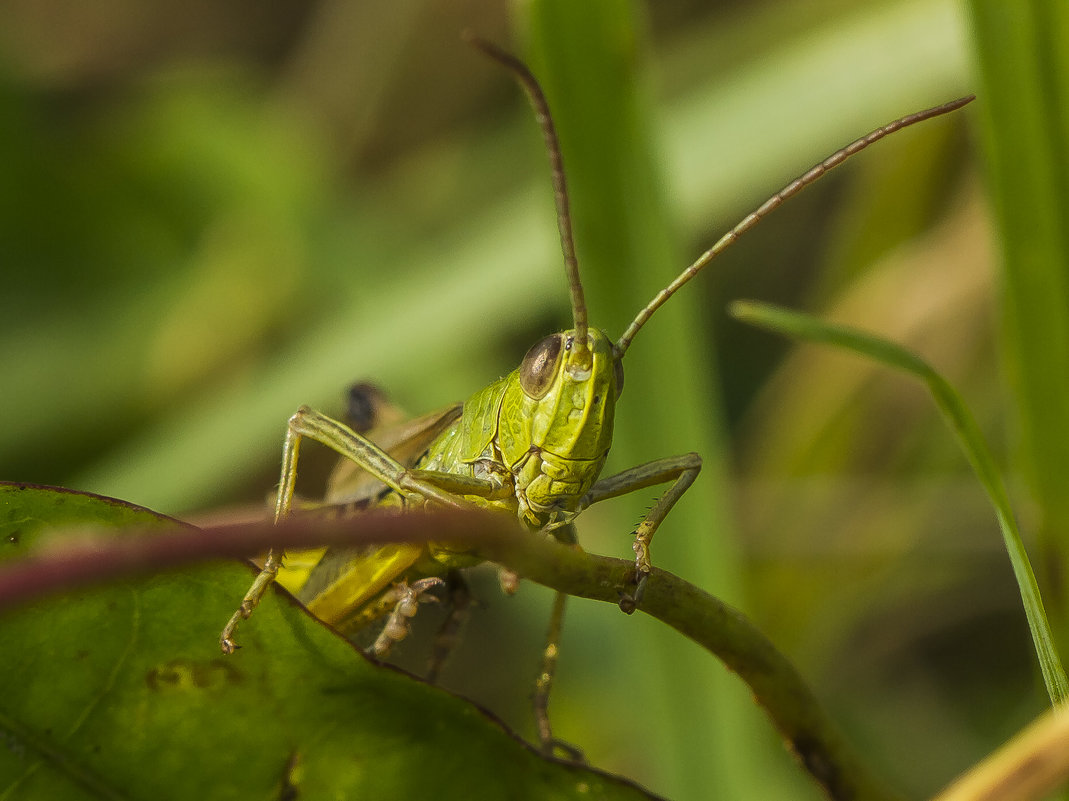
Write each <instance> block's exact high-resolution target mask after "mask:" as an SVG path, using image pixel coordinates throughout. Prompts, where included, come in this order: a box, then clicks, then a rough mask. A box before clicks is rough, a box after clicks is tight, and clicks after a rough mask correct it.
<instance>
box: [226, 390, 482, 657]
mask: <svg viewBox="0 0 1069 801" xmlns="http://www.w3.org/2000/svg"><path fill="white" fill-rule="evenodd" d="M304 437H309V438H311V439H313V440H315V441H316V442H319V443H322V444H323V445H326V446H327V447H329V448H331V449H333V450H334V451H336V452H337V453H339V454H341V455H342V456H344V457H345V458H347V459H350V460H352V461H353V462H355V463H356V464H358V465H360V467H361V468H362V469H364V470H366V471H367V472H368V473H370V474H371V475H373V476H374V477H375V478H377V479H378V480H379V481H381V482H383V483H384V484H386V485H387V486H388V487H390V488H391V489H392V490H394V491H395V492H397V493H399V494H400V495H402V496H403V497H405V498H406V499H412V500H418V499H423V500H427V501H433V502H436V503H440V504H442V505H444V506H452V507H455V508H458V509H473V508H475V507H474V506H473V505H472V504H471V503H469V502H467V501H465V500H464V499H463V498H462V497H460V496H462V495H474V496H478V497H486V498H489V497H494V496H495V495H496V494H498V493H500V492H501V488H500V487H497V486H496V485H495V484H493V483H492V482H490V481H484V480H482V479H477V478H469V477H467V476H460V475H454V474H450V473H440V472H437V471H431V470H410V469H408V468H406V467H405V466H404V465H403V464H401V463H400V462H398V461H397V460H396V459H393V458H392V457H391V456H390V455H389V454H387V453H386V452H385V451H383V450H382V449H381V448H379V447H378V446H377V445H376V444H375V443H373V442H372V441H371V440H369V439H367V438H366V437H363V436H361V435H360V434H358V433H356V432H355V431H353V430H352V429H351V428H349V427H348V426H346V425H343V424H342V423H339V422H338V421H337V420H334V419H332V418H330V417H327V416H326V415H325V414H323V413H321V412H317V411H315V410H314V409H310V408H308V407H307V406H302V407H301V408H300V409H298V410H297V413H296V414H294V415H293V417H291V418H290V419H289V424H288V426H287V429H286V441H285V445H284V446H283V451H282V477H281V480H280V482H279V488H278V500H277V501H276V503H275V523H276V524H277V523H278V522H279V521H280V520H282V519H283V518H285V517H286V516H287V515H288V514H289V513H290V508H291V506H292V504H293V492H294V486H295V485H296V481H297V460H298V456H299V455H300V447H301V440H302V439H303V438H304ZM281 564H282V555H281V553H280V552H278V551H277V549H274V548H272V549H271V550H270V551H269V552H268V554H267V558H266V559H265V560H264V565H263V568H262V569H261V570H260V573H259V575H257V576H256V579H255V580H254V581H253V583H252V586H251V587H249V590H248V592H246V593H245V597H244V598H243V599H242V601H241V605H240V606H239V607H238V610H237V611H236V612H235V613H234V614H233V616H232V617H231V618H230V620H229V621H228V622H227V624H226V626H225V628H224V629H223V631H222V633H221V634H220V635H219V645H220V648H221V649H222V651H223V653H225V654H231V653H233V652H234V651H235V650H236V649H237V645H236V643H235V642H234V632H235V630H236V629H237V627H238V624H239V623H240V622H241V621H242V620H245V619H247V618H248V617H249V616H250V615H251V614H252V610H253V609H255V608H256V606H257V604H259V603H260V599H261V598H263V595H264V593H265V592H267V588H268V587H269V586H270V585H271V583H272V582H273V581H274V580H275V577H276V576H277V575H278V570H279V567H281Z"/></svg>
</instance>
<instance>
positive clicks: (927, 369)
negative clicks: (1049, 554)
mask: <svg viewBox="0 0 1069 801" xmlns="http://www.w3.org/2000/svg"><path fill="white" fill-rule="evenodd" d="M731 312H732V314H733V315H734V316H735V317H736V318H738V319H739V320H742V321H743V322H747V323H750V324H752V325H756V326H760V327H762V328H767V329H768V330H770V331H775V332H777V333H780V334H784V335H786V336H790V337H794V338H797V339H803V340H806V341H808V342H821V343H826V344H829V345H834V346H836V347H839V348H843V349H845V350H850V351H853V352H854V353H858V354H860V355H862V356H868V357H869V358H872V359H875V360H876V361H879V362H882V363H883V364H885V365H887V366H888V367H892V368H894V369H896V370H901V371H903V372H905V373H909V374H910V375H912V376H914V377H915V378H919V379H920V380H921V381H923V382H924V383H925V385H926V386H927V387H928V390H929V391H930V392H931V393H932V397H933V398H934V399H935V403H936V405H937V406H938V407H939V410H940V411H941V412H942V413H943V414H944V415H945V417H946V419H947V422H948V423H949V424H950V427H951V428H952V429H953V431H954V433H955V434H956V435H957V437H958V441H959V442H960V443H961V447H962V449H963V450H964V451H965V456H966V457H967V458H968V460H969V464H971V465H972V468H973V470H975V471H976V475H977V477H978V478H979V479H980V483H981V484H983V486H984V490H985V491H986V492H987V495H988V497H989V498H990V500H991V504H992V505H993V506H994V507H995V515H996V517H997V518H998V524H999V528H1000V529H1001V530H1002V537H1003V540H1004V541H1005V543H1006V551H1007V552H1008V553H1009V556H1010V563H1011V564H1012V565H1013V572H1014V576H1015V577H1016V578H1017V585H1018V587H1019V588H1020V591H1021V600H1022V601H1023V602H1024V610H1025V615H1026V616H1027V618H1028V627H1029V629H1030V630H1031V632H1032V641H1033V642H1034V643H1035V647H1036V655H1037V656H1038V657H1039V666H1040V669H1041V670H1042V672H1043V681H1044V683H1045V684H1046V686H1047V693H1048V694H1049V695H1050V699H1051V702H1052V703H1053V704H1060V703H1063V702H1064V701H1065V700H1066V698H1067V697H1069V680H1067V679H1066V675H1065V670H1064V668H1063V667H1062V663H1061V660H1060V659H1059V657H1058V652H1057V650H1056V648H1055V645H1054V637H1053V635H1052V634H1051V630H1050V624H1049V623H1048V621H1047V615H1046V612H1045V611H1044V609H1043V600H1042V598H1041V597H1040V594H1039V586H1038V584H1037V583H1036V577H1035V574H1034V573H1033V572H1032V565H1031V563H1030V562H1029V559H1028V553H1027V552H1026V551H1025V547H1024V543H1023V542H1022V541H1021V533H1020V531H1019V530H1018V528H1017V521H1016V519H1015V518H1014V515H1013V510H1012V509H1011V508H1010V501H1009V496H1008V495H1007V493H1006V487H1005V485H1004V484H1003V482H1002V478H1001V476H1000V475H999V472H998V469H997V467H996V466H995V460H994V458H993V457H992V455H991V452H990V450H988V447H987V443H986V442H985V440H984V437H983V435H982V434H981V433H980V429H979V427H978V426H977V425H976V421H975V420H974V419H973V416H972V414H970V412H969V410H968V409H967V408H966V406H965V403H964V402H963V401H962V398H961V396H960V395H959V394H958V392H957V391H956V390H955V389H954V388H953V387H952V386H951V385H950V383H949V382H948V381H947V380H946V379H945V378H943V377H942V376H941V375H940V374H939V373H937V372H936V371H935V370H934V369H933V368H932V367H931V365H929V364H928V363H927V362H925V361H924V360H923V359H921V358H920V357H919V356H918V355H917V354H915V353H912V352H910V351H908V350H906V349H905V348H902V347H899V346H898V345H896V344H894V343H893V342H888V341H886V340H884V339H880V338H879V337H876V336H873V335H871V334H866V333H863V332H861V331H857V330H855V329H852V328H846V327H844V326H837V325H831V324H829V323H824V322H821V321H820V320H818V319H816V318H814V317H810V316H809V315H806V314H800V313H798V312H792V311H788V310H786V309H781V308H778V307H774V306H770V305H767V304H763V303H755V302H750V301H745V302H736V303H734V304H732V307H731Z"/></svg>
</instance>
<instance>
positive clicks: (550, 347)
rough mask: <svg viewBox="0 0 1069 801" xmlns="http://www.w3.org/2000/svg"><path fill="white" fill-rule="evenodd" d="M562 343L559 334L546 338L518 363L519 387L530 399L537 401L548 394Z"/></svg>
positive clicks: (558, 361) (555, 372)
mask: <svg viewBox="0 0 1069 801" xmlns="http://www.w3.org/2000/svg"><path fill="white" fill-rule="evenodd" d="M562 345H563V342H562V337H561V335H560V334H553V335H551V336H548V337H546V338H545V339H543V340H542V341H541V342H539V343H538V344H537V345H535V346H534V347H533V348H531V349H530V350H529V351H527V355H526V356H524V357H523V361H522V362H521V363H520V386H521V387H522V388H523V391H524V392H525V393H526V394H527V395H528V396H529V397H531V398H534V399H535V400H539V399H541V398H542V397H544V396H545V394H546V393H547V392H549V388H550V387H551V386H552V385H553V378H554V376H556V375H557V366H558V365H559V364H560V355H561V348H562Z"/></svg>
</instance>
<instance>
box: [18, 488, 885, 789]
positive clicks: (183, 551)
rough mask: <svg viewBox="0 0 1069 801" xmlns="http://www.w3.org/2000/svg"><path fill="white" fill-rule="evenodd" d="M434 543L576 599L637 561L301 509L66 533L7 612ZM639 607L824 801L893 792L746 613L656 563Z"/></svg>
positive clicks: (549, 543)
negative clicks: (106, 590)
mask: <svg viewBox="0 0 1069 801" xmlns="http://www.w3.org/2000/svg"><path fill="white" fill-rule="evenodd" d="M7 486H12V485H7ZM518 534H519V536H518ZM432 538H433V539H434V540H436V541H442V540H445V541H451V542H456V543H464V544H470V545H471V546H472V547H473V548H474V550H475V551H476V552H477V553H478V554H479V555H480V556H482V557H485V558H486V559H488V560H490V561H493V562H496V563H498V564H500V565H503V566H504V567H507V568H509V569H510V570H513V571H515V572H516V573H518V574H519V575H522V576H523V577H524V578H527V579H530V580H531V581H535V582H537V583H539V584H543V585H544V586H547V587H550V588H552V589H555V590H558V591H560V592H564V593H568V594H569V595H576V596H579V597H583V598H590V599H593V600H599V601H606V602H608V603H612V604H614V605H615V604H616V603H618V601H619V598H620V595H621V594H622V593H623V592H625V591H628V590H631V589H633V580H634V573H635V565H634V562H633V561H627V560H621V559H611V558H608V557H603V556H594V555H591V554H588V553H585V552H583V551H581V550H579V549H578V548H575V547H573V546H567V545H562V544H560V543H558V542H556V541H555V540H553V539H551V538H540V537H534V536H530V535H529V534H527V533H526V532H522V531H518V529H517V526H516V522H515V520H514V519H513V518H511V517H508V516H502V515H495V514H485V513H481V514H472V513H457V512H452V511H443V512H434V513H411V514H406V515H389V514H381V513H374V512H371V513H368V514H365V515H360V516H357V517H353V518H351V519H347V520H336V521H323V520H319V519H315V518H308V517H305V518H302V517H300V516H295V517H293V518H290V519H288V520H286V521H284V522H283V523H282V524H280V525H278V526H274V525H271V524H270V523H269V522H268V521H264V522H262V523H256V524H244V525H228V526H217V527H206V528H204V529H203V530H200V531H197V530H190V529H185V530H181V529H178V530H174V531H170V532H165V533H160V532H159V531H152V532H147V531H146V532H131V531H124V532H123V535H122V536H108V537H104V536H99V537H92V538H85V537H80V538H78V539H75V540H68V539H66V538H65V541H66V542H67V543H68V544H66V545H65V547H63V548H62V549H52V550H49V551H44V552H42V553H40V554H38V555H37V556H36V557H34V558H32V559H24V560H18V561H12V562H9V563H7V564H4V565H0V607H2V606H4V605H7V606H10V605H12V604H14V603H25V602H27V601H28V600H30V599H31V598H34V597H40V596H42V595H45V594H50V593H56V592H60V591H64V590H70V589H71V588H73V587H76V586H79V585H84V584H87V583H91V582H100V581H103V580H106V579H114V578H117V577H120V576H128V575H138V574H145V573H149V572H159V571H161V570H166V569H171V570H173V569H176V568H177V567H180V566H182V565H187V564H191V563H194V562H198V561H205V560H211V559H219V558H221V557H226V556H235V555H239V554H248V553H257V552H261V551H263V550H264V549H266V548H267V547H268V546H269V545H274V546H276V547H282V548H297V549H299V548H308V547H312V546H313V545H322V544H328V545H329V544H342V543H344V544H346V545H348V546H350V547H351V546H353V545H354V544H368V545H370V544H383V543H387V542H420V541H426V540H428V539H432ZM641 611H643V612H645V613H646V614H648V615H650V616H652V617H654V618H657V619H658V620H660V621H661V622H663V623H666V624H667V625H669V626H671V627H672V628H673V629H675V630H676V631H678V632H680V633H681V634H683V635H685V636H686V637H688V638H690V639H691V640H693V641H694V642H696V643H698V644H699V645H700V646H702V647H703V648H705V649H706V650H708V651H709V652H710V653H712V654H713V655H715V656H717V657H718V658H719V659H721V660H722V661H723V662H724V664H725V665H727V667H729V668H730V669H731V670H732V671H734V672H735V673H737V674H738V676H739V677H740V678H741V679H742V680H743V681H744V682H746V683H747V684H748V685H749V686H750V688H751V690H752V691H753V696H754V699H755V700H756V701H757V703H758V704H760V705H761V707H762V708H763V709H764V710H765V712H766V714H767V715H768V717H769V718H770V720H771V722H772V724H773V725H774V726H775V727H776V729H777V730H778V731H779V732H780V734H781V735H782V736H783V738H784V740H785V742H786V744H787V745H788V747H789V748H790V749H791V750H792V751H793V752H794V753H795V754H796V755H797V757H798V759H799V761H800V762H801V764H802V766H803V767H804V769H805V770H806V771H808V772H809V774H810V775H811V776H812V777H813V779H814V780H815V781H816V782H817V783H818V784H819V785H820V786H821V787H822V788H823V789H824V791H825V792H826V793H827V795H828V797H829V798H832V799H855V800H857V801H861V800H862V799H873V800H874V801H882V800H883V799H892V798H895V797H896V796H895V795H894V794H893V793H890V792H889V791H887V790H886V789H885V788H884V787H882V786H881V785H880V784H879V783H878V782H876V781H875V779H873V778H872V776H871V775H870V774H869V773H868V771H867V770H866V769H865V768H864V766H863V765H862V763H861V762H860V760H859V759H858V758H857V757H856V756H855V755H854V754H853V752H852V751H851V749H850V748H849V746H848V745H847V744H846V743H845V742H844V741H843V739H842V738H841V736H840V735H839V733H838V732H837V730H836V729H835V727H834V725H833V724H832V723H831V721H830V720H829V719H828V717H827V715H826V714H825V712H824V711H823V709H822V707H821V706H820V704H819V702H818V701H817V699H816V698H815V697H814V696H813V694H812V692H811V691H810V690H809V688H808V687H807V686H806V684H805V682H804V681H803V679H802V678H801V676H800V675H799V674H798V671H797V670H796V669H795V668H794V666H793V665H792V664H791V663H790V662H789V661H788V660H787V658H786V657H784V656H783V655H782V654H781V653H780V652H779V651H777V650H776V648H775V646H774V645H772V643H771V642H770V641H769V640H768V639H767V638H766V637H765V636H764V635H763V634H762V633H761V632H760V631H759V630H758V629H757V628H756V627H755V626H754V625H753V624H752V623H751V622H750V621H749V620H748V619H747V618H746V617H745V616H744V615H743V614H742V613H741V612H739V611H738V610H736V609H734V608H733V607H731V606H729V605H728V604H725V603H723V602H722V601H720V600H718V599H716V598H714V597H713V596H711V595H709V594H708V593H705V592H703V591H702V590H700V589H698V588H697V587H694V586H693V585H691V584H689V583H688V582H686V581H683V580H682V579H680V578H678V577H677V576H674V575H672V574H670V573H667V572H664V571H661V570H657V569H655V570H654V571H653V573H652V574H651V576H650V579H649V583H648V585H647V588H646V594H645V597H644V599H643V603H642V606H641Z"/></svg>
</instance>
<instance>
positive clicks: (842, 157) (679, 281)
mask: <svg viewBox="0 0 1069 801" xmlns="http://www.w3.org/2000/svg"><path fill="white" fill-rule="evenodd" d="M975 99H976V96H975V95H969V96H968V97H962V98H959V99H958V100H952V101H950V102H949V103H944V104H943V105H941V106H935V107H934V108H930V109H925V110H924V111H918V112H916V113H914V114H910V115H908V116H905V117H902V118H900V119H897V120H895V121H894V122H891V123H888V124H887V125H884V126H882V127H880V128H877V129H876V130H874V131H872V132H871V133H868V134H866V135H865V136H862V137H861V138H860V139H855V140H854V141H853V142H851V143H850V144H848V145H847V146H846V147H844V148H842V149H840V150H836V151H835V152H834V153H832V154H831V155H830V156H828V157H827V158H826V159H824V160H823V161H822V162H820V163H819V164H816V165H814V166H813V167H812V168H810V169H809V170H808V171H806V172H805V173H803V174H802V175H800V176H798V177H797V178H795V179H794V180H793V181H791V182H790V183H789V184H787V185H786V186H785V187H783V188H782V189H781V190H779V191H778V192H777V193H776V194H774V195H773V196H772V197H770V198H769V199H768V200H766V201H765V202H764V203H762V204H761V206H760V207H759V208H757V210H755V211H752V212H750V213H749V214H748V215H746V216H745V217H744V218H743V219H742V221H741V222H739V224H738V225H736V226H735V227H734V228H732V229H731V230H730V231H728V232H727V233H726V234H724V235H723V236H722V237H720V239H718V240H717V242H716V244H715V245H713V246H712V247H711V248H709V249H708V250H707V251H705V252H704V253H703V254H702V255H701V256H699V257H698V260H697V261H695V262H694V263H693V264H692V265H690V267H688V268H687V269H685V270H684V271H683V272H682V273H680V274H679V276H678V277H677V278H676V279H675V280H674V281H672V283H670V284H669V285H668V286H666V287H665V288H664V289H662V290H661V291H660V292H658V293H657V294H656V295H655V296H654V298H653V300H651V301H650V302H649V303H648V304H646V306H645V308H643V309H642V311H640V312H639V313H638V315H637V316H636V317H635V319H634V320H633V321H632V323H631V325H630V326H628V328H627V330H626V331H625V332H624V334H623V336H621V337H620V339H619V340H618V341H617V343H616V345H615V349H614V351H615V357H616V359H622V358H623V355H624V353H625V352H626V351H627V349H628V347H629V346H630V345H631V340H633V339H634V338H635V334H637V333H638V331H639V329H640V328H642V326H644V325H645V324H646V322H647V321H648V320H649V319H650V317H652V316H653V313H654V312H655V311H657V309H659V308H661V306H662V305H664V302H665V301H666V300H668V298H670V297H672V295H673V294H675V292H676V290H678V289H679V288H680V287H681V286H683V285H684V284H686V283H687V282H688V281H689V280H690V279H691V278H693V277H694V276H696V275H697V274H698V273H699V272H701V270H702V268H703V267H705V265H707V264H708V263H709V262H711V261H712V260H713V259H715V258H716V257H717V256H719V255H720V254H721V253H723V252H724V251H725V250H727V249H728V247H729V246H731V245H732V244H734V243H735V240H736V239H738V238H739V237H740V236H742V235H743V234H744V233H746V232H747V231H749V230H750V229H751V228H753V227H754V226H755V225H757V223H759V222H760V221H761V220H763V219H764V218H765V217H766V216H768V215H769V214H770V213H771V212H772V211H773V210H774V209H776V208H778V207H779V206H780V204H782V203H783V201H785V200H787V199H788V198H790V197H793V196H794V195H796V194H798V193H799V192H801V191H802V190H803V189H805V188H806V187H807V186H809V185H810V184H811V183H813V182H814V181H816V180H817V179H818V178H820V177H822V176H823V175H824V174H825V173H827V172H828V171H829V170H832V169H834V168H835V167H838V166H839V165H840V164H842V163H843V162H844V161H846V160H847V159H848V158H850V157H851V156H853V155H854V154H856V153H860V152H861V151H862V150H864V149H865V148H866V147H868V146H869V145H871V144H874V143H875V142H878V141H880V140H881V139H883V138H884V137H885V136H889V135H890V134H893V133H894V132H895V131H900V130H902V129H903V128H908V127H909V126H910V125H915V124H916V123H918V122H923V121H924V120H928V119H931V118H932V117H938V116H940V115H942V114H948V113H949V112H951V111H956V110H957V109H959V108H961V107H962V106H964V105H965V104H966V103H970V102H972V101H973V100H975Z"/></svg>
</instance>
